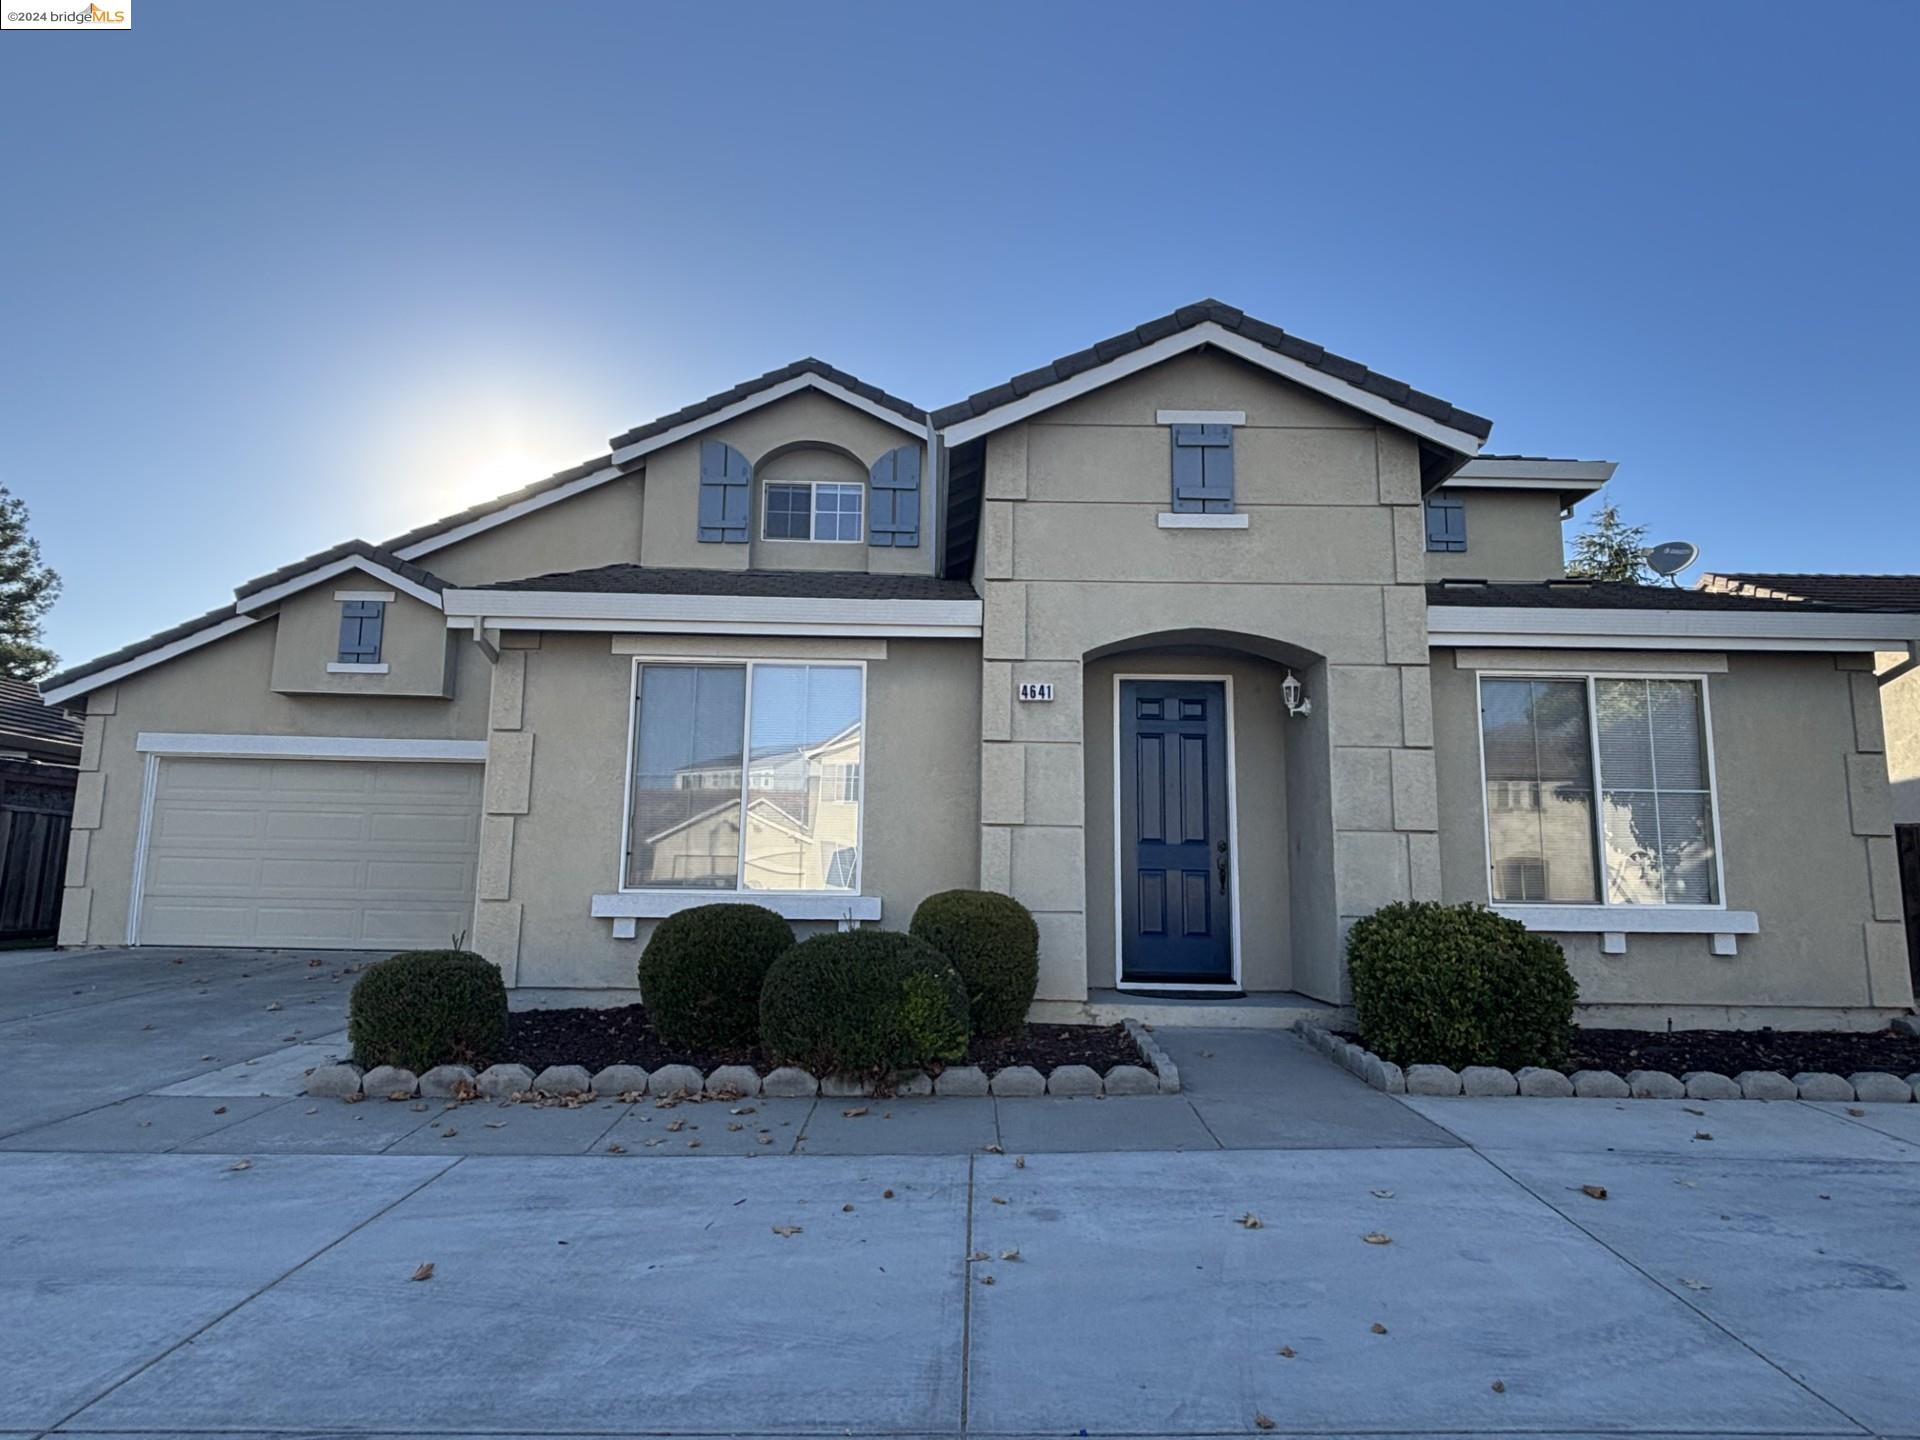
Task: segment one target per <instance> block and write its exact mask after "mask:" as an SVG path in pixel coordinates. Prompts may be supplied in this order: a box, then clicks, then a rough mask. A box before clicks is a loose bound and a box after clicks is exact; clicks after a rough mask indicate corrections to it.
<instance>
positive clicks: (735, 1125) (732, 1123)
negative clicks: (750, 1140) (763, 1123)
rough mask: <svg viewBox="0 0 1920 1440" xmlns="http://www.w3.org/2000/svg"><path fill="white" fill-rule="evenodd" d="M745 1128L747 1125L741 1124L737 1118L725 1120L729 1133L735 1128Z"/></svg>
mask: <svg viewBox="0 0 1920 1440" xmlns="http://www.w3.org/2000/svg"><path fill="white" fill-rule="evenodd" d="M746 1128H747V1127H746V1126H745V1125H742V1124H741V1123H740V1122H739V1121H738V1120H729V1121H728V1122H727V1131H728V1133H729V1134H731V1133H732V1132H733V1131H735V1130H744V1129H746Z"/></svg>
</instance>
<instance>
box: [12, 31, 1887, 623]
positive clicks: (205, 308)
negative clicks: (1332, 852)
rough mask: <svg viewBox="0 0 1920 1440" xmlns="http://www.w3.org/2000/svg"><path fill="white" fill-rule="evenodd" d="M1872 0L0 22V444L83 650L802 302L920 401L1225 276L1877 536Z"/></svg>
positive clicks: (397, 504) (1783, 545) (1739, 550)
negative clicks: (120, 30)
mask: <svg viewBox="0 0 1920 1440" xmlns="http://www.w3.org/2000/svg"><path fill="white" fill-rule="evenodd" d="M1917 49H1920V6H1915V5H1912V4H1901V5H1894V4H1838V5H1831V4H1829V5H1818V6H1814V5H1800V6H1786V5H1776V4H1739V5H1731V4H1686V5H1673V4H1667V3H1662V4H1658V5H1633V4H1626V5H1604V6H1580V7H1575V6H1571V5H1536V4H1524V5H1523V4H1512V5H1458V4H1432V3H1419V4H1407V5H1401V4H1384V3H1371V4H1367V5H1364V6H1362V5H1339V6H1335V5H1314V6H1305V5H1294V6H1282V5H1276V4H1263V5H1248V6H1212V5H1200V4H1182V5H1180V6H1177V7H1173V6H1167V5H1164V4H1160V5H1150V6H1149V5H1132V4H1122V3H1100V4H1084V5H1082V4H1065V3H1051V0H1050V3H1046V4H1032V3H1027V4H1015V5H993V4H972V3H970V4H966V5H951V6H946V7H942V8H941V9H939V10H934V9H929V8H923V7H919V6H912V5H907V4H889V5H879V4H871V5H858V6H851V7H849V6H841V5H835V4H826V3H809V4H804V5H771V4H766V5H723V4H711V3H710V4H701V5H697V6H685V7H682V6H654V5H631V4H607V3H592V4H579V5H566V4H544V3H543V4H539V5H533V4H521V5H515V6H512V7H509V6H506V5H497V4H489V3H481V0H474V3H464V4H458V5H454V4H439V3H430V4H415V5H377V6H376V5H370V4H369V5H337V4H292V5H280V4H273V5H262V4H259V3H246V4H223V3H206V0H196V3H193V4H184V3H179V0H138V3H137V6H136V14H135V29H134V30H133V31H132V32H131V33H128V34H104V33H103V34H94V35H73V34H46V33H28V34H22V33H17V32H16V33H9V34H5V35H0V134H4V135H5V136H6V147H5V153H4V160H3V161H0V165H3V167H4V168H3V169H0V263H3V264H4V266H5V274H4V280H0V480H4V482H5V483H6V484H8V485H9V486H11V487H12V488H13V490H14V491H15V492H16V493H18V494H19V495H21V496H23V497H24V498H25V499H26V500H27V502H28V503H29V504H30V506H31V507H32V511H33V517H34V521H35V527H36V530H37V532H38V534H39V535H40V537H41V540H42V542H43V544H44V547H45V550H46V554H47V557H48V559H49V560H50V561H51V562H52V563H53V564H54V565H55V566H56V567H57V568H58V569H59V570H60V571H61V573H62V574H63V575H64V576H65V577H66V582H67V589H66V595H65V597H64V598H63V599H62V600H61V602H60V604H59V606H58V608H57V609H56V610H55V612H54V614H53V616H52V620H51V623H50V626H49V638H50V640H51V642H52V643H53V644H54V645H55V646H56V647H57V648H58V649H59V650H60V651H61V653H62V654H63V656H64V657H66V658H67V659H68V660H79V659H83V658H86V657H88V656H90V655H92V654H95V653H97V652H99V651H102V650H104V649H107V648H110V647H112V646H115V645H118V644H121V643H123V642H125V641H127V640H130V639H133V638H136V637H138V636H141V635H145V634H148V633H150V632H152V631H154V630H157V629H160V628H162V627H164V626H166V625H169V624H172V623H174V622H176V621H178V620H180V619H183V618H185V617H187V616H189V615H193V614H197V613H199V612H200V611H202V610H205V609H209V608H211V607H213V606H215V605H218V604H221V603H223V602H224V601H226V600H228V599H231V591H232V587H233V586H234V585H235V584H237V583H238V582H240V581H241V580H243V579H246V578H247V577H249V576H252V575H256V574H259V573H262V572H264V571H266V570H270V569H272V568H274V567H276V566H278V565H280V564H282V563H284V562H285V561H287V560H289V559H293V558H297V557H298V556H300V555H303V554H306V553H308V552H310V551H313V550H316V549H319V548H321V547H323V546H325V545H328V544H331V543H333V542H334V541H337V540H340V539H343V538H345V537H347V536H350V535H362V536H366V537H368V538H370V539H376V540H377V539H381V538H383V537H385V536H387V535H389V534H392V533H395V532H397V531H399V530H401V529H403V528H405V527H407V526H409V525H412V524H414V523H417V522H419V521H422V520H426V519H429V518H432V517H433V516H435V515H438V514H442V513H445V512H447V511H450V510H453V509H457V508H459V507H460V506H461V505H464V504H467V503H470V502H472V501H474V500H476V499H480V498H482V497H484V496H487V495H491V494H494V493H498V492H499V491H502V490H506V489H510V488H513V487H514V486H516V485H519V484H522V483H524V482H525V481H527V480H529V479H532V478H536V477H538V476H541V475H544V474H546V473H548V472H550V471H552V470H554V469H558V468H560V467H562V466H565V465H568V464H571V463H574V462H575V461H578V460H581V459H585V458H587V457H588V456H590V455H593V454H595V453H598V452H600V451H603V450H604V449H605V441H606V438H607V437H608V436H609V435H612V434H614V433H616V432H617V431H619V430H621V429H624V428H625V427H627V426H630V425H632V424H635V423H637V422H639V421H642V420H645V419H648V418H650V417H652V416H654V415H656V414H659V413H661V412H663V411H665V410H668V409H671V408H674V407H676V406H678V405H681V404H683V403H685V402H687V401H689V400H692V399H695V398H698V397H699V396H702V395H705V394H708V393H710V392H711V391H714V390H716V389H720V388H722V387H724V386H726V385H729V384H732V383H733V382H735V381H737V380H739V379H742V378H744V377H747V376H751V375H755V374H758V373H760V372H761V371H763V370H766V369H769V368H771V367H773V366H775V365H779V364H782V363H784V362H786V361H788V360H791V359H794V358H797V357H799V356H801V355H805V354H809V353H812V354H817V355H819V356H821V357H823V358H825V359H827V360H829V361H831V362H833V363H834V364H837V365H840V366H843V367H845V368H846V369H849V370H852V371H854V372H855V373H856V374H859V375H861V376H862V377H864V378H866V379H868V380H871V381H873V382H874V383H876V384H879V385H883V386H886V387H887V388H888V389H891V390H893V391H895V392H897V393H900V394H904V395H906V396H908V397H910V398H912V399H914V400H916V401H918V402H920V403H922V404H926V405H938V404H944V403H946V402H948V401H951V400H955V399H958V398H960V397H961V396H963V395H965V394H966V393H967V392H968V391H970V390H973V389H977V388H980V387H983V386H985V385H988V384H992V383H995V382H997V381H999V380H1002V379H1004V378H1006V377H1007V376H1009V375H1011V374H1013V373H1015V372H1017V371H1020V370H1025V369H1028V368H1030V367H1031V366H1033V365H1035V364H1039V363H1042V362H1044V361H1045V360H1048V359H1051V358H1052V357H1054V356H1055V355H1058V354H1063V353H1066V352H1068V351H1071V350H1074V349H1078V348H1080V347H1081V346H1083V345H1085V344H1087V343H1089V342H1091V341H1092V340H1095V339H1098V338H1100V337H1103V336H1105V335H1108V334H1111V333H1113V332H1114V331H1117V330H1120V329H1124V328H1126V327H1128V326H1130V325H1132V324H1135V323H1137V322H1139V321H1141V320H1144V319H1147V318H1150V317H1152V316H1154V315H1157V314H1160V313H1163V312H1165V311H1167V310H1169V309H1171V308H1173V307H1174V306H1175V305H1178V304H1181V303H1184V302H1186V301H1188V300H1193V299H1197V298H1199V297H1201V296H1205V295H1214V296H1218V297H1219V298H1221V299H1224V300H1226V301H1228V302H1230V303H1232V304H1235V305H1238V306H1240V307H1242V308H1243V309H1245V310H1247V311H1249V312H1250V313H1252V314H1254V315H1257V316H1259V317H1261V318H1262V319H1267V320H1271V321H1273V322H1275V323H1277V324H1280V325H1283V326H1285V327H1287V328H1288V329H1290V330H1293V331H1295V332H1296V333H1298V334H1301V335H1303V336H1306V337H1307V338H1309V339H1312V340H1316V341H1319V342H1321V343H1322V344H1325V345H1327V346H1328V347H1330V348H1332V349H1335V350H1338V351H1341V352H1342V353H1345V354H1348V355H1351V356H1353V357H1355V358H1357V359H1360V360H1362V361H1364V362H1366V363H1367V364H1370V365H1372V366H1374V367H1375V368H1376V369H1379V370H1384V371H1386V372H1387V373H1389V374H1392V375H1396V376H1399V377H1400V378H1402V379H1405V380H1408V381H1411V382H1412V383H1414V384H1416V385H1419V386H1421V387H1422V388H1425V389H1428V390H1431V391H1434V392H1436V393H1438V394H1440V395H1443V396H1445V397H1447V398H1448V399H1449V400H1452V401H1454V402H1455V403H1457V404H1459V405H1462V406H1464V407H1466V408H1468V409H1471V410H1475V411H1478V412H1479V413H1481V414H1485V415H1489V416H1491V417H1493V419H1494V421H1495V428H1494V435H1493V442H1492V445H1491V446H1490V448H1491V449H1494V450H1500V451H1522V452H1527V453H1548V454H1554V455H1573V456H1582V457H1603V458H1607V459H1613V460H1617V461H1619V462H1620V465H1621V470H1620V475H1619V478H1618V479H1617V480H1616V482H1615V486H1614V489H1615V495H1616V498H1617V500H1618V502H1619V503H1620V505H1621V506H1622V507H1623V509H1625V510H1626V511H1627V512H1628V515H1629V517H1630V518H1633V519H1639V520H1644V521H1646V522H1648V523H1649V524H1650V525H1651V526H1652V528H1653V532H1654V536H1653V538H1655V539H1661V538H1669V537H1673V536H1684V537H1687V538H1691V539H1694V540H1697V541H1698V542H1700V543H1701V545H1702V547H1703V549H1704V551H1705V561H1706V563H1707V564H1709V565H1711V566H1714V567H1718V568H1723V569H1731V568H1742V567H1746V568H1781V569H1796V568H1797V569H1848V570H1854V569H1857V570H1904V571H1916V570H1920V542H1916V536H1920V466H1917V465H1916V463H1915V459H1914V450H1913V436H1912V431H1913V421H1914V415H1915V412H1916V396H1920V347H1916V344H1915V341H1914V333H1915V329H1916V321H1917V320H1920V313H1917V312H1920V304H1917V303H1916V302H1917V301H1920V281H1916V264H1915V257H1916V253H1917V250H1920V245H1917V242H1916V231H1917V230H1920V226H1916V220H1917V219H1920V184H1917V183H1916V182H1920V160H1917V159H1916V153H1917V148H1920V138H1917V137H1920V100H1917V99H1916V95H1920V89H1917V88H1916V86H1915V85H1914V83H1913V78H1912V63H1913V61H1912V57H1913V56H1914V54H1915V53H1916V51H1917Z"/></svg>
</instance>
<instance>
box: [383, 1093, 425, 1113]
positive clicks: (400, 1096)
mask: <svg viewBox="0 0 1920 1440" xmlns="http://www.w3.org/2000/svg"><path fill="white" fill-rule="evenodd" d="M412 1098H413V1092H412V1091H411V1090H394V1091H390V1092H389V1093H388V1095H387V1099H389V1100H411V1099H412ZM413 1108H414V1109H416V1110H424V1109H426V1108H427V1107H426V1106H424V1105H416V1106H414V1107H413Z"/></svg>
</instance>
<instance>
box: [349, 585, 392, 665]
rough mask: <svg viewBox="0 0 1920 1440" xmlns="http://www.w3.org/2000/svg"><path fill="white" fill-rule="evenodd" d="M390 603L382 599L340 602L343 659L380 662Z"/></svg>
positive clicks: (359, 662)
mask: <svg viewBox="0 0 1920 1440" xmlns="http://www.w3.org/2000/svg"><path fill="white" fill-rule="evenodd" d="M386 613H387V607H386V605H385V604H384V603H383V602H382V601H379V600H342V601H341V602H340V663H341V664H342V665H377V664H379V663H380V632H381V631H382V630H383V629H384V628H385V622H386Z"/></svg>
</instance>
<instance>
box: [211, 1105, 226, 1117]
mask: <svg viewBox="0 0 1920 1440" xmlns="http://www.w3.org/2000/svg"><path fill="white" fill-rule="evenodd" d="M213 1113H214V1114H216V1115H224V1114H226V1113H227V1107H226V1106H224V1105H216V1106H214V1107H213Z"/></svg>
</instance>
